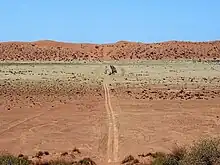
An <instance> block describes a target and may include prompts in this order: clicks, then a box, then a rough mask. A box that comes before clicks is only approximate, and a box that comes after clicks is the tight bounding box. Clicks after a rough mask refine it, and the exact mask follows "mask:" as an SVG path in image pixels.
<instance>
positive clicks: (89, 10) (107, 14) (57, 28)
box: [0, 0, 220, 43]
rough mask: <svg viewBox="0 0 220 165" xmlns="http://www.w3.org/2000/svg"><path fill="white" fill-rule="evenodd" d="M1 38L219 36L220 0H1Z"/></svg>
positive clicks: (205, 38)
mask: <svg viewBox="0 0 220 165" xmlns="http://www.w3.org/2000/svg"><path fill="white" fill-rule="evenodd" d="M0 18H1V20H0V21H1V23H0V41H35V40H57V41H67V42H92V43H109V42H117V41H120V40H127V41H138V42H160V41H168V40H182V41H183V40H186V41H208V40H219V39H220V0H0Z"/></svg>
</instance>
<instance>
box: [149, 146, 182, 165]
mask: <svg viewBox="0 0 220 165" xmlns="http://www.w3.org/2000/svg"><path fill="white" fill-rule="evenodd" d="M185 154H186V148H185V147H179V146H177V145H176V146H175V147H173V148H172V150H171V153H170V154H164V153H155V154H153V155H152V156H153V157H154V160H153V162H152V165H179V163H180V161H181V160H182V159H183V158H184V156H185Z"/></svg>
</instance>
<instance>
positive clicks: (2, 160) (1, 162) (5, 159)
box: [0, 153, 31, 165]
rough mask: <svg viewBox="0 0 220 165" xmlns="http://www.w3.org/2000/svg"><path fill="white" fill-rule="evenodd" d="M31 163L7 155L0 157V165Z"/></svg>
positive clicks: (28, 164) (26, 164) (24, 164)
mask: <svg viewBox="0 0 220 165" xmlns="http://www.w3.org/2000/svg"><path fill="white" fill-rule="evenodd" d="M30 164H31V161H30V160H28V159H26V158H18V157H15V156H13V155H11V154H8V153H3V154H1V155H0V165H30Z"/></svg>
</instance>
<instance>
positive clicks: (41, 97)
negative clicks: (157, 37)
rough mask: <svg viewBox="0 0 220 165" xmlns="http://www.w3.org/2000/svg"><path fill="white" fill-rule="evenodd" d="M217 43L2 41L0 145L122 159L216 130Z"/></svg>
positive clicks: (219, 91) (219, 98) (219, 116)
mask: <svg viewBox="0 0 220 165" xmlns="http://www.w3.org/2000/svg"><path fill="white" fill-rule="evenodd" d="M219 43H220V42H218V41H215V42H204V43H191V42H166V43H157V44H156V43H155V44H143V43H129V42H124V41H123V42H118V43H115V44H103V45H95V44H70V43H60V42H54V41H39V42H31V43H23V42H10V43H0V60H1V62H0V147H1V148H0V149H1V150H7V151H9V152H10V153H13V154H20V153H22V154H25V155H28V156H30V157H31V156H32V155H34V154H35V153H36V152H38V151H48V152H49V153H51V154H50V156H48V159H50V158H52V157H53V155H54V157H56V155H57V154H60V153H61V154H62V153H65V152H69V151H72V150H73V149H74V148H77V149H79V150H80V152H81V153H80V154H81V155H80V156H79V157H90V158H91V159H93V160H94V161H95V162H96V163H97V164H110V163H115V164H120V162H121V160H122V159H123V158H124V157H125V156H127V155H130V154H131V155H134V156H138V155H139V154H144V153H149V152H156V151H161V152H169V151H170V148H171V147H172V146H173V145H177V144H178V145H187V144H190V143H192V142H193V141H194V140H197V139H199V138H201V137H207V136H212V137H213V136H218V134H219V131H220V111H219V110H220V62H219V60H218V59H219V58H220V44H219ZM152 52H153V53H152ZM110 65H113V66H115V68H116V69H117V73H116V74H111V75H110V74H108V73H109V71H110V67H109V66H110ZM45 159H46V158H45Z"/></svg>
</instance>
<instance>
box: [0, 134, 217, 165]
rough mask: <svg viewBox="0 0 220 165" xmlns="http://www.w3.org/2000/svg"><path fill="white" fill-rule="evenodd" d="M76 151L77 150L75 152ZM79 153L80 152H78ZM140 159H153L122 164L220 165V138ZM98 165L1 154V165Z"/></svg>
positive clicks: (85, 161)
mask: <svg viewBox="0 0 220 165" xmlns="http://www.w3.org/2000/svg"><path fill="white" fill-rule="evenodd" d="M74 151H75V150H74ZM76 152H77V153H78V152H79V151H78V150H77V151H76ZM138 156H139V157H151V161H150V162H151V163H149V162H148V163H146V162H142V161H141V160H138V159H136V158H135V157H133V156H132V155H129V156H127V157H125V159H124V160H123V161H122V162H121V164H124V165H220V138H208V139H203V140H199V141H198V142H195V143H194V144H193V145H192V146H191V147H189V148H188V149H186V148H185V147H179V146H175V147H174V148H173V149H172V150H171V153H169V154H165V153H161V152H156V153H148V154H146V155H143V154H142V155H138ZM33 164H35V165H96V163H95V162H94V161H93V160H92V159H90V158H84V159H81V160H79V161H76V160H74V159H73V160H72V161H66V160H65V159H57V160H50V161H48V162H42V161H41V159H39V161H37V162H32V161H31V160H28V158H27V157H25V156H24V155H22V154H19V156H18V157H16V156H13V155H11V154H8V153H1V155H0V165H33Z"/></svg>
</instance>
